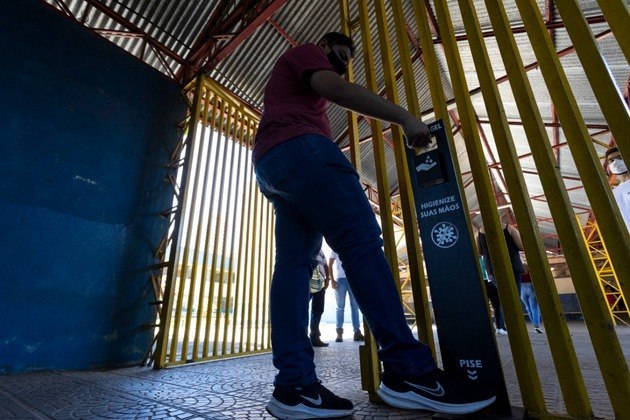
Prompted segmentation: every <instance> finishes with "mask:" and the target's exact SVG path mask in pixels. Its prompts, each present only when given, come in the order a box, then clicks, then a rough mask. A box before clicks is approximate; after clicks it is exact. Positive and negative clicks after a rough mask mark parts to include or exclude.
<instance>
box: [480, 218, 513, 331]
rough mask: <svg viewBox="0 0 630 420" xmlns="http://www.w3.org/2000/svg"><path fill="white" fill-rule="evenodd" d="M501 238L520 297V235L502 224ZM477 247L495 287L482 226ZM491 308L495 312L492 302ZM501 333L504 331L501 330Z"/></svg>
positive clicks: (510, 227)
mask: <svg viewBox="0 0 630 420" xmlns="http://www.w3.org/2000/svg"><path fill="white" fill-rule="evenodd" d="M503 236H504V237H505V243H506V245H507V249H508V254H509V256H510V262H511V263H512V271H513V272H514V280H515V281H516V289H517V290H518V295H519V296H520V295H521V276H522V275H523V273H524V272H525V268H524V267H523V260H521V254H520V251H522V250H523V242H522V241H521V235H520V233H519V232H518V230H517V229H516V228H515V227H514V226H512V225H510V224H509V223H504V225H503ZM477 247H478V249H479V255H481V257H482V258H483V260H484V262H485V266H486V271H487V274H488V278H489V279H490V281H491V282H492V283H493V284H494V286H497V279H496V277H495V276H494V269H493V268H492V261H491V260H490V251H489V249H488V241H487V240H486V233H485V231H484V229H483V226H482V227H481V228H480V229H479V234H478V235H477ZM496 301H498V296H496ZM497 306H499V308H500V307H501V305H500V303H498V305H497ZM493 307H494V309H495V311H496V307H495V306H494V302H493ZM499 311H500V309H499ZM495 316H496V315H495ZM499 316H500V317H501V319H502V318H503V316H502V314H500V315H499ZM497 328H499V327H497ZM499 331H500V329H497V333H501V332H499ZM503 331H505V330H504V329H503Z"/></svg>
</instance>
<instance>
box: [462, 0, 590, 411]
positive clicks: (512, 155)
mask: <svg viewBox="0 0 630 420" xmlns="http://www.w3.org/2000/svg"><path fill="white" fill-rule="evenodd" d="M459 5H460V9H461V14H462V18H463V21H464V26H465V27H466V33H467V34H468V42H469V45H470V49H471V52H472V57H473V60H474V63H475V69H476V70H477V76H478V78H479V83H480V87H481V91H482V94H483V99H484V103H485V105H486V110H487V112H488V117H489V119H490V122H491V128H492V133H493V136H494V139H495V144H496V147H497V151H498V153H499V158H500V161H501V164H502V167H503V173H504V175H505V180H506V183H507V186H508V189H509V191H510V199H511V201H512V207H513V209H514V213H515V215H516V219H517V221H518V226H519V230H520V233H521V237H522V239H523V245H524V247H525V252H526V255H527V263H528V266H529V270H530V273H531V277H532V282H533V283H534V286H535V288H536V291H537V296H538V303H539V304H540V308H541V310H542V315H543V319H544V321H545V328H546V329H547V336H548V340H549V346H550V348H551V353H552V356H553V360H554V364H555V366H556V370H557V372H558V379H559V380H560V387H561V389H562V394H563V396H564V400H565V404H566V407H567V411H568V413H569V414H570V415H572V416H577V417H592V415H593V413H592V410H591V407H590V404H589V401H588V395H587V393H586V387H585V385H584V381H583V379H582V376H581V374H580V369H579V365H578V361H577V357H576V354H575V350H574V348H573V346H572V343H571V335H570V334H569V329H568V327H567V324H566V322H565V320H564V314H563V312H562V304H561V303H560V299H559V297H558V291H557V289H556V285H555V281H554V279H553V275H552V273H551V269H550V268H549V264H548V263H547V257H546V253H545V248H544V244H543V243H542V240H541V236H540V231H539V230H538V227H537V221H536V216H535V214H534V210H533V207H532V204H531V200H530V199H529V194H528V192H527V186H526V184H525V179H524V177H523V173H522V172H521V168H520V165H518V163H517V162H518V154H517V152H516V148H515V147H514V141H513V139H512V136H511V134H510V128H509V126H508V122H507V118H506V116H505V110H504V108H503V105H502V102H501V96H500V95H499V90H498V87H497V84H496V81H495V79H494V76H493V75H494V71H493V69H492V65H491V64H490V57H489V56H488V51H487V50H486V47H485V44H484V42H483V35H482V32H481V27H480V25H479V21H478V19H477V12H476V10H475V7H474V5H473V3H472V1H471V0H459Z"/></svg>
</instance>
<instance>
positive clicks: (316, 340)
mask: <svg viewBox="0 0 630 420" xmlns="http://www.w3.org/2000/svg"><path fill="white" fill-rule="evenodd" d="M311 346H313V347H328V343H324V342H323V341H322V340H321V339H320V338H319V337H317V336H311Z"/></svg>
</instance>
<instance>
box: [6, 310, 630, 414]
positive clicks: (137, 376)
mask: <svg viewBox="0 0 630 420" xmlns="http://www.w3.org/2000/svg"><path fill="white" fill-rule="evenodd" d="M347 330H351V328H349V329H347ZM570 330H571V335H572V337H573V340H574V343H575V346H576V349H577V352H578V357H579V359H580V366H581V368H582V372H583V376H584V379H585V382H586V385H587V388H588V390H589V395H590V398H591V404H592V406H593V409H594V412H595V414H596V416H597V417H601V418H613V412H612V408H611V406H610V403H609V401H608V398H607V394H606V392H605V388H604V385H603V380H602V377H601V374H600V373H599V369H598V367H597V363H596V360H595V356H594V353H593V350H592V348H591V346H590V341H589V339H588V334H587V332H586V329H585V327H584V325H583V324H581V323H578V322H574V323H571V324H570ZM617 334H618V336H619V339H620V342H621V345H622V348H623V349H624V352H625V354H626V359H630V328H627V327H626V328H623V327H619V328H617ZM323 338H324V339H325V340H327V341H333V338H334V326H332V325H325V326H324V328H323ZM531 339H532V347H533V349H534V352H535V355H536V362H537V365H538V370H539V372H540V377H541V382H542V388H543V393H544V395H545V399H546V401H547V406H548V409H549V411H550V412H556V413H563V412H565V410H564V406H563V402H562V395H561V393H560V390H559V386H558V381H557V378H556V375H555V372H554V369H553V363H552V361H551V356H550V353H549V349H548V347H547V339H546V335H540V334H534V333H532V334H531ZM497 342H498V346H499V349H500V353H501V358H502V363H503V367H504V372H505V376H506V381H507V383H508V391H509V394H510V400H511V404H512V405H513V406H522V402H521V400H520V397H519V392H518V385H517V381H516V376H515V371H514V365H513V363H512V361H511V355H510V350H509V343H508V339H507V337H504V336H500V337H497ZM358 346H359V344H358V343H355V342H352V341H346V342H343V343H334V342H331V344H330V346H329V347H326V348H318V349H316V363H317V366H318V374H319V376H320V379H321V380H322V381H323V383H324V384H325V385H326V386H327V387H328V388H330V389H331V390H333V391H334V392H336V393H338V394H339V395H341V396H344V397H346V398H349V399H351V400H352V401H353V402H354V403H355V407H356V409H357V411H356V413H355V414H354V416H353V417H352V418H354V419H418V418H430V417H431V413H428V412H410V411H404V410H397V409H393V408H390V407H387V406H383V405H379V404H372V403H369V402H368V401H367V394H366V393H365V392H363V391H361V384H360V379H359V376H360V375H359V374H360V372H359V363H358ZM274 373H275V371H274V368H273V366H272V364H271V355H269V354H264V355H258V356H252V357H244V358H239V359H231V360H222V361H217V362H211V363H205V364H196V365H188V366H184V367H180V368H172V369H165V370H159V371H156V370H153V369H150V368H140V367H136V368H124V369H114V370H107V371H89V372H77V371H70V372H69V371H63V372H36V373H26V374H20V375H12V376H3V377H0V418H1V419H8V418H20V419H41V418H45V419H49V418H54V419H70V418H72V419H75V418H80V419H94V418H111V419H113V418H115V419H132V418H144V419H166V418H178V419H179V418H181V419H201V418H204V419H250V418H252V419H260V418H269V417H270V416H269V415H268V414H267V413H266V412H265V410H264V406H265V403H266V402H267V400H268V398H269V395H270V394H271V392H272V385H271V383H272V380H273V376H274ZM629 415H630V413H629Z"/></svg>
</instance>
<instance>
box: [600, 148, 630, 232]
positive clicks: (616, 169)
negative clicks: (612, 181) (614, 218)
mask: <svg viewBox="0 0 630 420" xmlns="http://www.w3.org/2000/svg"><path fill="white" fill-rule="evenodd" d="M605 169H606V173H607V174H609V175H614V176H615V178H616V179H617V180H618V181H619V184H618V185H617V186H616V187H615V188H613V190H612V193H613V196H614V197H615V201H616V202H617V206H619V211H620V212H621V216H622V217H623V221H624V222H625V223H626V228H627V229H628V231H629V232H630V174H629V173H628V167H627V166H626V163H625V162H624V160H623V157H622V156H621V153H619V149H618V148H617V147H611V148H610V149H608V150H607V151H606V155H605Z"/></svg>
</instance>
